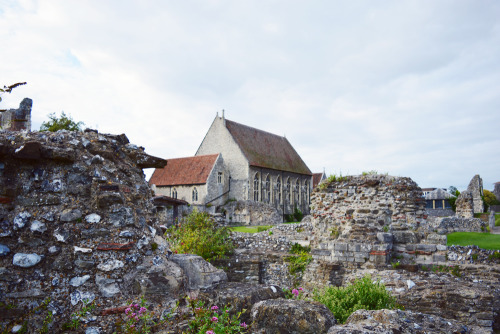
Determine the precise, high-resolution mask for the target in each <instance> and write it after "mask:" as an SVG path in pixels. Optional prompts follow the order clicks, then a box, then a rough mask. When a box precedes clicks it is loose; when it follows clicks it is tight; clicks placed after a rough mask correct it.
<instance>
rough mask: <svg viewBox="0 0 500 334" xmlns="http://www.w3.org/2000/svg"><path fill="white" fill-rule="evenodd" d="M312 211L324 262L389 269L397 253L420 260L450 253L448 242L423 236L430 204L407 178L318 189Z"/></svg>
mask: <svg viewBox="0 0 500 334" xmlns="http://www.w3.org/2000/svg"><path fill="white" fill-rule="evenodd" d="M311 210H312V214H313V217H314V219H313V226H314V232H315V239H314V244H313V246H314V249H313V255H314V257H315V258H316V259H318V260H324V261H327V262H351V263H358V264H363V263H366V262H371V263H374V264H386V263H388V262H389V260H390V257H391V253H392V252H400V253H405V254H407V255H411V256H415V255H424V254H425V255H431V254H432V253H434V252H438V251H439V252H441V251H443V250H445V249H446V246H442V244H443V240H440V239H439V238H434V239H432V238H431V239H429V238H427V237H428V235H427V234H425V233H422V232H419V228H420V226H421V225H425V223H426V216H425V214H424V213H425V211H424V210H425V201H424V199H423V198H422V190H421V189H420V188H419V187H418V185H417V184H416V183H415V182H414V181H412V180H411V179H410V178H407V177H393V176H388V175H361V176H348V177H345V178H343V179H342V180H340V181H335V182H331V183H329V184H325V186H323V187H320V188H317V189H316V190H315V191H314V193H313V195H312V197H311ZM436 243H438V244H439V245H436ZM444 244H446V239H445V240H444ZM438 246H440V247H438ZM441 246H442V247H441ZM421 260H424V259H423V258H421ZM425 260H426V261H427V260H429V259H425Z"/></svg>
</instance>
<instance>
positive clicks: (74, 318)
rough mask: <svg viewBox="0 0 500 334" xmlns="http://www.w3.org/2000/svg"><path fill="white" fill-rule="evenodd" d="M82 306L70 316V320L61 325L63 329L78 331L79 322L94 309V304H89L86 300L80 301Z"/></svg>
mask: <svg viewBox="0 0 500 334" xmlns="http://www.w3.org/2000/svg"><path fill="white" fill-rule="evenodd" d="M82 303H83V306H82V308H81V309H80V310H79V311H75V312H73V313H72V314H71V320H70V321H69V322H67V323H64V324H63V325H62V327H63V330H64V329H78V327H80V322H81V321H82V319H83V318H85V317H87V316H89V315H90V313H91V312H92V311H93V310H94V309H95V302H92V303H90V302H89V301H88V300H87V299H84V300H82Z"/></svg>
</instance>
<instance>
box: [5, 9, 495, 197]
mask: <svg viewBox="0 0 500 334" xmlns="http://www.w3.org/2000/svg"><path fill="white" fill-rule="evenodd" d="M0 43H1V46H2V48H1V51H0V85H10V84H13V83H15V82H19V81H27V82H28V84H27V85H26V86H21V87H18V88H16V89H15V90H14V91H13V92H12V94H3V95H2V98H3V101H2V102H0V108H17V107H18V105H19V102H20V101H21V100H22V99H23V98H24V97H30V98H32V99H33V101H34V102H33V111H32V122H33V124H32V129H33V130H37V129H39V128H40V125H41V123H42V122H43V121H44V120H47V115H48V114H49V113H52V112H56V113H59V112H61V111H64V112H66V113H67V114H70V115H71V116H72V117H73V118H74V119H75V120H78V121H83V122H85V124H86V125H87V126H88V127H91V128H97V129H98V130H99V131H100V132H105V133H116V134H119V133H125V134H126V135H127V136H128V137H129V139H130V141H131V142H133V143H134V144H137V145H140V146H144V147H145V148H146V151H147V152H148V153H150V154H153V155H157V156H160V157H163V158H175V157H183V156H192V155H194V153H195V152H196V150H197V148H198V146H199V145H200V143H201V141H202V139H203V137H204V135H205V133H206V132H207V130H208V128H209V127H210V124H211V123H212V121H213V119H214V117H215V115H216V113H217V112H219V114H220V111H221V110H222V109H224V110H225V115H226V118H228V119H230V120H233V121H236V122H239V123H243V124H246V125H249V126H252V127H256V128H259V129H262V130H266V131H269V132H272V133H275V134H279V135H286V137H287V138H288V140H289V141H290V142H291V143H292V145H293V146H294V147H295V149H296V150H297V152H298V153H299V154H300V155H301V156H302V158H303V159H304V161H305V162H306V164H307V165H308V166H309V168H310V169H311V170H312V171H313V172H321V171H322V170H323V168H325V169H326V172H327V174H331V173H336V174H339V173H342V174H343V175H347V174H359V173H361V172H363V171H369V170H376V171H378V172H381V173H386V172H387V173H389V174H390V175H395V176H409V177H411V178H412V179H413V180H415V181H416V182H417V183H418V184H419V185H420V186H421V187H449V186H450V185H454V186H456V187H457V188H458V189H459V190H463V189H465V188H466V187H467V184H468V183H469V181H470V179H471V178H472V177H473V176H474V175H475V174H480V175H481V177H482V178H483V182H484V188H485V189H490V190H491V189H493V183H494V182H498V181H500V130H499V129H500V1H496V0H492V1H481V0H471V1H460V0H453V1H440V0H431V1H423V0H419V1H400V0H395V1H331V0H325V1H315V0H312V1H311V0H309V1H295V0H283V1H281V0H266V1H263V0H262V1H259V0H248V1H245V0H241V1H239V0H232V1H222V0H221V1H218V0H199V1H190V0H182V1H177V0H175V1H174V0H171V1H143V0H141V1H139V0H137V1H126V0H125V1H124V0H121V1H102V0H95V1H93V0H89V1H80V0H78V1H77V0H60V1H56V0H54V1H52V0H45V1H32V0H20V1H12V0H0Z"/></svg>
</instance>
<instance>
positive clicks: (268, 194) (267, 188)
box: [264, 174, 271, 203]
mask: <svg viewBox="0 0 500 334" xmlns="http://www.w3.org/2000/svg"><path fill="white" fill-rule="evenodd" d="M264 196H265V199H264V201H265V202H266V203H270V202H271V179H270V177H269V174H268V175H267V177H266V182H265V183H264Z"/></svg>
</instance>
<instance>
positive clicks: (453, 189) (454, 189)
mask: <svg viewBox="0 0 500 334" xmlns="http://www.w3.org/2000/svg"><path fill="white" fill-rule="evenodd" d="M448 191H449V192H450V194H451V195H453V196H455V197H450V198H449V199H448V202H450V205H451V209H452V210H453V211H455V210H456V209H457V206H456V205H455V202H456V201H457V198H458V195H460V191H458V189H457V187H454V186H450V187H449V188H448Z"/></svg>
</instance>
